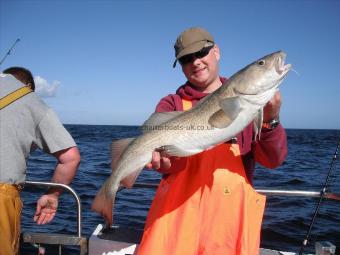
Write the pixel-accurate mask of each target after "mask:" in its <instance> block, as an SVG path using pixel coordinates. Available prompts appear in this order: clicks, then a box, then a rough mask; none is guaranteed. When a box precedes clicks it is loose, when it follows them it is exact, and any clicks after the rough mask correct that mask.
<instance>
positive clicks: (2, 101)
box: [0, 86, 33, 110]
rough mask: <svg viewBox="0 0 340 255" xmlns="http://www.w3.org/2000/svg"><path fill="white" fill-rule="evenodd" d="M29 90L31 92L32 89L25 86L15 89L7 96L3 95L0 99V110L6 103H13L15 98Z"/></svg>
mask: <svg viewBox="0 0 340 255" xmlns="http://www.w3.org/2000/svg"><path fill="white" fill-rule="evenodd" d="M31 92H33V90H31V88H30V87H28V86H25V87H22V88H20V89H17V90H16V91H13V92H12V93H10V94H8V95H7V96H4V97H3V98H1V99H0V110H1V109H3V108H5V107H6V106H7V105H9V104H11V103H13V102H14V101H15V100H18V99H19V98H21V97H23V96H25V95H27V94H28V93H31Z"/></svg>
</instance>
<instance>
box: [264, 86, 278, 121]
mask: <svg viewBox="0 0 340 255" xmlns="http://www.w3.org/2000/svg"><path fill="white" fill-rule="evenodd" d="M280 107H281V93H280V91H277V92H276V93H275V95H274V96H273V98H272V99H270V100H269V102H268V103H267V104H266V105H265V107H264V108H263V122H270V121H271V120H273V119H275V118H277V117H279V114H280Z"/></svg>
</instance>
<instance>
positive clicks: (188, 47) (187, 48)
mask: <svg viewBox="0 0 340 255" xmlns="http://www.w3.org/2000/svg"><path fill="white" fill-rule="evenodd" d="M211 44H214V38H213V37H212V36H211V34H210V33H209V32H208V31H207V30H205V29H203V28H201V27H192V28H189V29H187V30H185V31H183V32H182V33H181V34H180V35H179V36H178V37H177V40H176V43H175V45H174V48H175V57H176V60H175V62H174V64H173V67H175V66H176V62H177V60H178V59H179V58H180V57H183V56H185V55H188V54H192V53H195V52H198V51H200V50H201V49H202V48H204V47H205V46H209V45H211Z"/></svg>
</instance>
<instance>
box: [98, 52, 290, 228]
mask: <svg viewBox="0 0 340 255" xmlns="http://www.w3.org/2000/svg"><path fill="white" fill-rule="evenodd" d="M285 58H286V54H285V53H284V52H282V51H278V52H275V53H272V54H269V55H267V56H265V57H263V58H261V59H259V60H257V61H255V62H253V63H251V64H250V65H248V66H246V67H245V68H243V69H242V70H240V71H238V72H237V73H236V74H234V75H233V76H232V77H230V79H229V80H227V81H226V82H225V83H224V84H222V86H221V87H220V88H219V89H217V90H216V91H215V92H213V93H211V94H209V95H208V96H206V97H205V98H204V99H203V100H201V101H200V102H199V103H198V105H197V106H196V107H194V108H193V109H191V110H189V111H185V112H167V113H154V114H152V115H151V117H150V118H149V119H148V120H147V121H146V122H145V123H144V125H143V131H144V132H143V134H142V135H141V136H139V137H137V138H134V139H123V140H119V141H117V142H114V143H112V145H111V154H112V174H111V176H110V177H109V178H108V179H107V180H106V182H105V183H104V184H103V186H102V188H101V189H100V190H99V192H98V193H97V195H96V197H95V199H94V202H93V204H92V209H93V210H94V211H96V212H98V213H99V214H101V215H102V216H103V217H104V218H105V220H106V221H107V223H109V224H110V225H111V224H112V208H113V203H114V200H115V196H116V192H117V190H118V188H119V187H120V186H121V185H122V186H125V187H128V188H131V187H132V186H133V184H134V182H135V179H136V178H137V176H138V174H139V173H140V172H141V170H142V169H143V168H144V166H145V165H146V164H148V163H149V162H150V161H151V159H152V152H153V151H154V150H161V151H163V152H164V153H166V154H167V155H169V156H177V157H186V156H190V155H194V154H197V153H200V152H202V151H204V150H207V149H209V148H212V147H214V146H216V145H218V144H221V143H223V142H225V141H228V140H229V139H231V138H232V137H234V136H236V135H237V134H238V133H239V132H241V131H242V130H243V129H244V128H245V127H246V126H247V125H248V124H249V123H250V122H252V121H253V123H254V130H255V133H256V136H255V137H258V136H259V134H260V129H261V124H262V119H263V107H264V106H265V104H266V103H267V102H268V101H269V100H270V99H271V98H272V97H273V96H274V94H275V92H276V91H277V90H278V86H279V85H280V83H281V82H282V80H283V79H284V77H285V76H286V74H287V73H288V72H289V70H290V69H291V65H290V64H287V65H285V63H284V62H285ZM257 135H258V136H257ZM258 138H259V137H258Z"/></svg>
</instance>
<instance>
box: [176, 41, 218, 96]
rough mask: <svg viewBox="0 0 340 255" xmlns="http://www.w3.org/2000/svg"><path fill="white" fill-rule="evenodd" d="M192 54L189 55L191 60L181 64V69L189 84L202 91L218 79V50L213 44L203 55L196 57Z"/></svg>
mask: <svg viewBox="0 0 340 255" xmlns="http://www.w3.org/2000/svg"><path fill="white" fill-rule="evenodd" d="M194 55H195V54H193V55H192V56H191V57H192V61H190V62H189V63H184V64H182V71H183V73H184V75H185V77H186V78H187V79H188V81H189V82H190V83H191V84H193V85H194V86H196V87H197V88H198V89H200V90H202V91H204V90H205V89H207V88H208V87H209V85H211V84H212V83H213V82H214V81H215V80H216V79H219V74H218V72H219V70H218V62H219V60H220V51H219V48H218V47H217V46H216V45H215V46H214V47H213V48H212V49H211V50H210V51H209V53H208V55H206V56H205V57H202V58H197V57H194Z"/></svg>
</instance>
